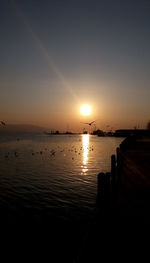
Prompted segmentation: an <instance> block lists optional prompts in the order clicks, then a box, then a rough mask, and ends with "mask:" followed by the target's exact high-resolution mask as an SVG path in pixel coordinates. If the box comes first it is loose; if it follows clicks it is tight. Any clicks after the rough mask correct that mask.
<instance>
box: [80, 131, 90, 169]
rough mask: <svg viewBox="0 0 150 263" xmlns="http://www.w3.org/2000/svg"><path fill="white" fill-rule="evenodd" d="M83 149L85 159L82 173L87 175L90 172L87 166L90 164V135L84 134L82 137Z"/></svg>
mask: <svg viewBox="0 0 150 263" xmlns="http://www.w3.org/2000/svg"><path fill="white" fill-rule="evenodd" d="M82 148H83V156H82V157H83V159H82V164H83V165H82V166H81V168H82V173H81V174H86V172H87V171H88V168H87V164H88V159H89V157H88V154H89V134H83V135H82Z"/></svg>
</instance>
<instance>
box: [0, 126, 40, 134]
mask: <svg viewBox="0 0 150 263" xmlns="http://www.w3.org/2000/svg"><path fill="white" fill-rule="evenodd" d="M44 130H45V128H43V127H39V126H35V125H26V124H20V125H15V124H13V125H11V124H8V125H5V126H4V125H0V133H41V132H43V131H44Z"/></svg>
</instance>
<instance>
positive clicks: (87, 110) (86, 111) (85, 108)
mask: <svg viewBox="0 0 150 263" xmlns="http://www.w3.org/2000/svg"><path fill="white" fill-rule="evenodd" d="M91 112H92V108H91V106H90V105H89V104H83V105H81V106H80V113H81V115H84V116H88V115H91Z"/></svg>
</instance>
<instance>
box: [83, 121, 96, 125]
mask: <svg viewBox="0 0 150 263" xmlns="http://www.w3.org/2000/svg"><path fill="white" fill-rule="evenodd" d="M95 121H96V120H95ZM95 121H91V122H81V123H83V124H88V125H89V126H91V125H92V124H93V123H94V122H95Z"/></svg>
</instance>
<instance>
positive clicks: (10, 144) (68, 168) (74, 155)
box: [0, 134, 122, 223]
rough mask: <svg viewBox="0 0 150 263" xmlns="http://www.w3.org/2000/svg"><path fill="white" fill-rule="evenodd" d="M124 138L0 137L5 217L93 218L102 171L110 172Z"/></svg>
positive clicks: (0, 203)
mask: <svg viewBox="0 0 150 263" xmlns="http://www.w3.org/2000/svg"><path fill="white" fill-rule="evenodd" d="M121 141H122V139H120V138H113V137H97V136H92V135H53V136H48V135H37V134H36V135H33V134H32V135H20V136H19V135H13V136H7V137H6V136H1V137H0V209H1V218H2V219H4V220H7V221H8V223H9V222H10V223H12V222H13V221H15V220H21V219H22V218H26V220H31V218H32V219H33V220H35V221H37V222H40V223H41V222H44V221H45V220H47V219H48V218H55V219H57V218H59V219H60V218H62V219H64V220H72V219H73V220H77V221H78V220H81V221H82V220H83V221H85V220H90V219H91V218H92V217H93V216H94V214H95V205H96V194H97V174H98V173H99V172H106V171H110V158H111V155H112V154H113V153H115V152H116V147H117V146H118V145H119V144H120V143H121Z"/></svg>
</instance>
